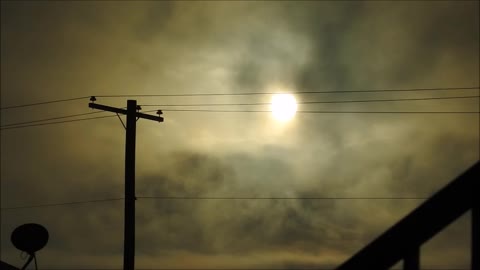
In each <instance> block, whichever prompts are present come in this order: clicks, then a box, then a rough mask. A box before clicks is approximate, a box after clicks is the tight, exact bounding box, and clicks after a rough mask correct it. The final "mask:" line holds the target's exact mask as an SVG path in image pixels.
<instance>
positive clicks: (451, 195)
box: [337, 162, 480, 270]
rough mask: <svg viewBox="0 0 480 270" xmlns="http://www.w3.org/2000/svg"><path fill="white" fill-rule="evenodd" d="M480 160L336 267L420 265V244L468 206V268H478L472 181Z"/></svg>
mask: <svg viewBox="0 0 480 270" xmlns="http://www.w3.org/2000/svg"><path fill="white" fill-rule="evenodd" d="M479 176H480V162H477V163H476V164H475V165H473V166H472V167H471V168H470V169H468V170H467V171H466V172H464V173H463V174H462V175H460V176H458V177H457V178H456V179H455V180H453V181H452V182H451V183H450V184H448V185H447V186H446V187H444V188H443V189H441V190H440V191H439V192H437V193H436V194H434V195H433V196H432V197H431V198H430V199H428V200H427V201H425V202H424V203H423V204H422V205H420V206H419V207H417V208H416V209H415V210H414V211H412V212H411V213H410V214H409V215H407V216H406V217H405V218H403V219H402V220H400V221H399V222H398V223H397V224H395V225H394V226H393V227H391V228H390V229H389V230H387V231H386V232H385V233H383V234H382V235H381V236H380V237H378V238H377V239H375V240H374V241H373V242H371V243H370V244H368V245H367V246H366V247H365V248H363V249H362V250H360V251H359V252H358V253H357V254H355V255H354V256H353V257H351V258H350V259H349V260H347V261H346V262H345V263H343V264H342V265H341V266H340V267H338V268H337V270H359V269H369V270H385V269H388V268H389V267H392V266H393V265H394V264H396V263H397V262H399V261H400V260H402V259H403V260H404V265H403V267H404V269H405V270H418V269H420V263H419V261H420V260H419V258H420V247H421V245H422V244H423V243H425V242H426V241H428V240H429V239H430V238H432V237H433V236H434V235H435V234H437V233H439V232H440V231H441V230H443V229H444V228H445V227H446V226H448V225H449V224H450V223H451V222H453V221H454V220H456V219H457V218H459V217H460V216H461V215H463V214H464V213H465V212H467V211H468V210H470V209H471V210H472V239H471V241H472V243H471V244H472V246H471V254H472V255H471V269H472V270H479V269H480V268H479V267H480V264H479V263H480V262H479V256H480V250H479V247H478V245H479V234H478V231H479V229H480V222H479V206H478V205H479V204H478V196H480V194H479V192H478V189H477V185H476V184H475V181H478V177H479Z"/></svg>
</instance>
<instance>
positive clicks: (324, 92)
mask: <svg viewBox="0 0 480 270" xmlns="http://www.w3.org/2000/svg"><path fill="white" fill-rule="evenodd" d="M477 89H480V86H471V87H435V88H403V89H390V88H385V89H363V90H362V89H360V90H328V91H295V92H290V93H291V94H336V93H377V92H417V91H450V90H477ZM278 93H279V92H246V93H185V94H132V95H130V94H125V95H97V96H96V97H104V98H119V97H189V96H251V95H272V94H278ZM90 97H91V96H81V97H74V98H67V99H56V100H49V101H43V102H33V103H27V104H18V105H10V106H5V107H0V110H8V109H15V108H23V107H31V106H38V105H45V104H51V103H60V102H67V101H75V100H82V99H88V98H90Z"/></svg>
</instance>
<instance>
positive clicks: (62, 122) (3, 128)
mask: <svg viewBox="0 0 480 270" xmlns="http://www.w3.org/2000/svg"><path fill="white" fill-rule="evenodd" d="M115 116H116V115H106V116H97V117H90V118H80V119H72V120H65V121H56V122H48V123H39V124H31V125H20V126H13V125H15V124H11V125H12V126H8V127H1V128H0V130H8V129H17V128H26V127H37V126H46V125H55V124H64V123H70V122H79V121H87V120H94V119H101V118H109V117H115Z"/></svg>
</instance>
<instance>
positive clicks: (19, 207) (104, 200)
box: [0, 198, 124, 210]
mask: <svg viewBox="0 0 480 270" xmlns="http://www.w3.org/2000/svg"><path fill="white" fill-rule="evenodd" d="M120 200H124V199H123V198H112V199H100V200H89V201H76V202H63V203H48V204H36V205H28V206H14V207H2V208H0V210H16V209H28V208H41V207H52V206H64V205H75V204H86V203H98V202H110V201H120Z"/></svg>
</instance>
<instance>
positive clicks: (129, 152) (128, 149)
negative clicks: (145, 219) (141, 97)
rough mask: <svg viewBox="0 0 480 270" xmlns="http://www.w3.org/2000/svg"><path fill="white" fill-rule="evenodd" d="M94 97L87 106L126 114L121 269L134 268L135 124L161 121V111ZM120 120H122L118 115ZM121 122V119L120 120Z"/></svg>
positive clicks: (129, 102) (135, 103)
mask: <svg viewBox="0 0 480 270" xmlns="http://www.w3.org/2000/svg"><path fill="white" fill-rule="evenodd" d="M95 100H96V98H95V97H91V98H90V101H91V103H89V104H88V107H90V108H92V109H98V110H103V111H109V112H114V113H116V114H117V116H118V115H119V114H124V115H126V116H127V125H126V126H125V125H124V127H125V129H126V140H125V216H124V238H123V241H124V242H123V269H124V270H134V269H135V200H136V198H135V137H136V124H137V120H138V119H140V118H144V119H148V120H153V121H157V122H163V117H161V116H160V115H161V114H162V111H157V114H158V116H154V115H149V114H144V113H140V112H138V111H137V110H140V107H139V106H138V107H137V101H136V100H128V101H127V109H126V110H125V109H121V108H114V107H110V106H105V105H100V104H95V103H94V102H95ZM118 118H119V119H120V121H121V120H122V119H121V118H120V116H118ZM122 124H123V121H122Z"/></svg>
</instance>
